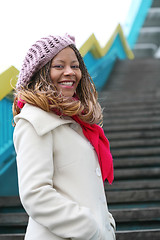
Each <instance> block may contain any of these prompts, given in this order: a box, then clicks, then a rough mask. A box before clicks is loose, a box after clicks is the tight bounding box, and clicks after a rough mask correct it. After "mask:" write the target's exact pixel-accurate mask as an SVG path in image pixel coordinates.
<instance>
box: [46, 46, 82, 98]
mask: <svg viewBox="0 0 160 240" xmlns="http://www.w3.org/2000/svg"><path fill="white" fill-rule="evenodd" d="M50 77H51V80H52V81H53V83H54V85H55V86H56V88H57V90H58V92H61V93H62V95H63V96H65V97H72V96H73V95H74V93H75V91H76V88H77V86H78V83H79V81H80V79H81V77H82V73H81V70H80V68H79V61H78V59H77V57H76V54H75V52H74V51H73V49H72V48H70V47H67V48H64V49H63V50H62V51H60V52H59V53H58V54H57V55H56V56H55V57H54V58H53V60H52V63H51V69H50Z"/></svg>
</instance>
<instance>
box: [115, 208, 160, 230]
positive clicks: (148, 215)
mask: <svg viewBox="0 0 160 240" xmlns="http://www.w3.org/2000/svg"><path fill="white" fill-rule="evenodd" d="M111 213H112V215H113V217H114V218H115V219H116V221H117V222H123V223H124V222H134V221H137V222H141V221H146V222H148V221H151V220H152V221H156V222H159V224H160V207H155V208H143V209H139V208H132V209H112V210H111ZM159 226H160V225H159Z"/></svg>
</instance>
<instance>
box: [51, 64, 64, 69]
mask: <svg viewBox="0 0 160 240" xmlns="http://www.w3.org/2000/svg"><path fill="white" fill-rule="evenodd" d="M51 67H52V68H57V69H62V68H63V66H62V65H54V66H51Z"/></svg>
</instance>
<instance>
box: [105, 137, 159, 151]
mask: <svg viewBox="0 0 160 240" xmlns="http://www.w3.org/2000/svg"><path fill="white" fill-rule="evenodd" d="M110 145H111V149H116V148H120V147H121V148H127V147H134V148H135V147H152V146H153V147H158V146H160V138H155V139H146V138H144V139H133V140H132V139H128V140H121V141H110Z"/></svg>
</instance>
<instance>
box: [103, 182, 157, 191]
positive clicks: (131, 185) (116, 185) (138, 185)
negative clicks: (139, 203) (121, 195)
mask: <svg viewBox="0 0 160 240" xmlns="http://www.w3.org/2000/svg"><path fill="white" fill-rule="evenodd" d="M159 188H160V179H154V180H153V179H144V180H143V179H141V180H137V179H135V180H134V181H133V180H128V179H127V180H118V181H116V180H114V182H113V184H112V185H110V184H108V182H107V181H106V182H105V190H106V191H112V190H113V191H115V190H123V191H124V190H144V189H148V190H149V189H159Z"/></svg>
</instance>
